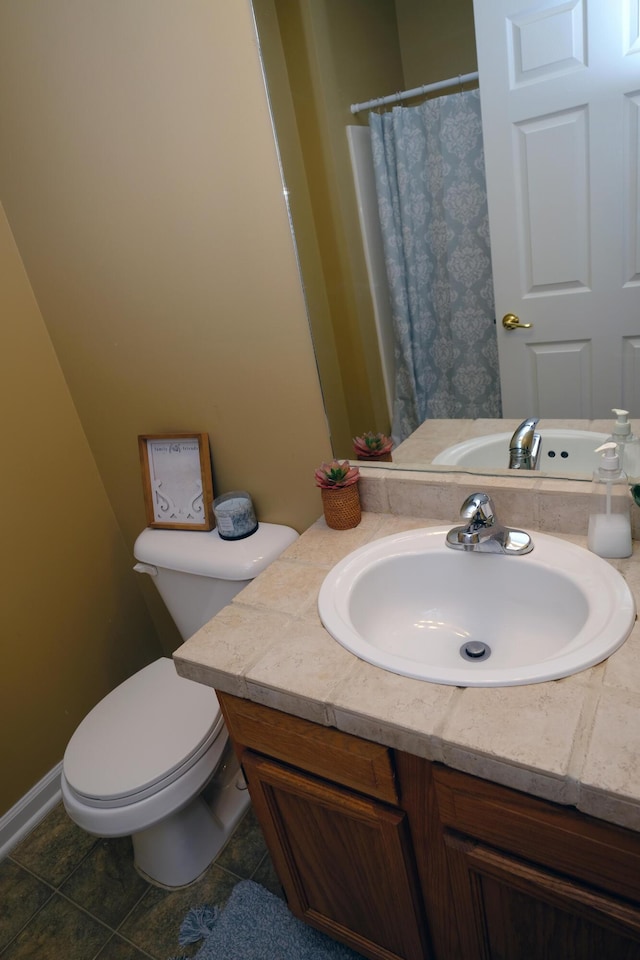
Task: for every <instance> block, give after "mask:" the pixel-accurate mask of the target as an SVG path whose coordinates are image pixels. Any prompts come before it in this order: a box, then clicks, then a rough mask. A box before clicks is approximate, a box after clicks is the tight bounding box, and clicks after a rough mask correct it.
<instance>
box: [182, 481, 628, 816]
mask: <svg viewBox="0 0 640 960" xmlns="http://www.w3.org/2000/svg"><path fill="white" fill-rule="evenodd" d="M465 479H466V480H467V481H468V478H465ZM366 496H367V494H366V493H365V499H366ZM376 496H377V497H379V496H380V493H379V491H378V492H377V493H376ZM442 522H443V521H442V518H441V517H437V516H436V517H428V516H421V517H410V516H394V515H391V514H388V513H371V512H367V513H364V514H363V519H362V523H361V524H360V525H359V526H358V527H356V528H355V529H354V530H350V531H334V530H330V529H328V528H327V526H326V524H325V522H324V520H323V519H320V520H318V521H317V523H315V524H314V525H313V526H312V527H311V528H310V529H309V530H307V531H306V532H305V533H304V534H303V535H302V536H301V537H300V538H299V540H297V541H296V542H295V543H294V544H293V545H292V546H291V547H290V548H289V549H288V550H287V551H286V553H284V554H283V555H282V557H281V558H280V559H279V560H277V561H276V562H275V563H273V564H272V565H271V566H270V567H269V568H268V569H267V570H266V571H265V572H264V573H262V574H261V575H260V576H259V577H258V578H257V579H256V580H254V581H253V582H252V583H251V584H249V586H247V587H246V588H245V589H244V590H243V591H242V592H241V593H240V594H239V595H238V597H237V598H236V600H234V602H233V603H232V604H230V605H229V606H228V607H226V608H225V609H224V610H223V611H222V612H221V613H220V614H218V616H217V617H215V618H214V619H213V620H212V621H211V622H210V623H209V624H207V625H206V626H205V627H204V628H203V629H202V630H200V631H199V632H198V633H197V634H195V635H194V636H193V637H192V638H191V639H190V640H188V641H187V642H186V643H185V644H184V645H183V646H182V647H180V648H179V650H178V651H177V652H176V654H175V655H174V656H175V660H176V665H177V669H178V672H179V673H180V674H181V675H183V676H187V677H190V678H191V679H193V680H198V681H200V682H203V683H206V684H209V685H210V686H213V687H215V688H217V689H219V690H222V691H225V692H227V693H231V694H235V695H236V696H240V697H245V698H247V699H250V700H254V701H256V702H258V703H263V704H266V705H268V706H271V707H274V708H276V709H279V710H283V711H285V712H288V713H292V714H294V715H296V716H299V717H303V718H306V719H309V720H312V721H315V722H317V723H320V724H324V725H330V726H335V727H337V728H338V729H340V730H343V731H345V732H347V733H352V734H355V735H357V736H360V737H364V738H365V739H368V740H374V741H377V742H379V743H383V744H386V745H388V746H390V747H396V748H399V749H401V750H405V751H407V752H409V753H413V754H415V755H418V756H422V757H426V758H428V759H432V760H437V761H441V762H443V763H445V764H447V765H449V766H451V767H454V768H456V769H458V770H463V771H466V772H468V773H472V774H475V775H477V776H480V777H484V778H486V779H489V780H493V781H494V782H496V783H501V784H504V785H506V786H511V787H514V788H516V789H519V790H524V791H526V792H528V793H531V794H534V795H536V796H540V797H544V798H546V799H549V800H553V801H556V802H559V803H564V804H575V805H576V806H577V807H578V808H579V809H580V810H583V811H584V812H586V813H589V814H591V815H593V816H596V817H600V818H601V819H604V820H608V821H611V822H613V823H617V824H621V825H622V826H627V827H630V828H632V829H634V830H640V761H639V758H640V626H638V624H637V623H636V626H635V627H634V630H633V632H632V634H631V636H630V637H629V639H628V640H627V641H626V643H625V644H624V645H623V646H622V647H621V648H620V649H619V650H618V651H617V652H616V653H615V654H613V655H612V656H611V657H610V658H609V659H608V660H607V661H606V662H605V663H603V664H599V665H597V666H595V667H592V668H591V669H588V670H585V671H583V672H581V673H579V674H576V675H575V676H572V677H567V678H565V679H562V680H556V681H552V682H547V683H540V684H531V685H528V686H519V687H499V688H483V687H474V688H459V687H452V686H444V685H440V684H433V683H427V682H424V681H420V680H413V679H410V678H407V677H401V676H398V675H396V674H392V673H387V672H386V671H384V670H381V669H378V668H376V667H373V666H371V665H369V664H368V663H365V662H363V661H361V660H358V659H357V658H356V657H355V656H353V655H352V654H351V653H349V652H348V651H347V650H345V649H344V648H343V647H341V646H340V645H339V644H338V643H336V642H335V641H334V640H333V639H332V638H331V637H330V636H329V634H328V633H327V632H326V631H325V630H324V628H323V627H322V625H321V623H320V620H319V617H318V613H317V596H318V590H319V588H320V584H321V583H322V581H323V579H324V577H325V575H326V574H327V572H328V571H329V570H330V568H331V567H332V566H333V565H334V564H335V563H336V562H337V561H338V560H340V559H341V558H342V557H344V556H345V555H346V554H347V553H349V552H350V551H351V550H353V549H355V548H356V547H359V546H361V545H363V544H364V543H366V542H368V541H370V540H372V539H376V538H378V537H382V536H387V535H389V534H392V533H395V532H397V531H402V530H407V529H413V528H416V527H421V526H427V525H432V524H442ZM508 522H511V519H510V518H509V520H508ZM529 529H532V528H531V527H529ZM567 538H568V539H570V540H572V541H573V542H575V543H579V544H581V545H583V546H584V545H586V538H585V537H584V536H577V535H568V536H567ZM636 551H637V552H636V554H635V555H634V557H631V558H629V559H628V560H618V561H611V562H612V563H613V565H614V566H615V567H616V568H617V569H618V570H620V572H621V573H622V574H623V575H624V576H625V578H626V579H627V582H628V583H629V586H630V587H631V589H632V590H633V591H634V593H635V595H636V602H637V604H638V609H640V551H639V550H638V545H636ZM514 562H517V561H516V560H515V559H514Z"/></svg>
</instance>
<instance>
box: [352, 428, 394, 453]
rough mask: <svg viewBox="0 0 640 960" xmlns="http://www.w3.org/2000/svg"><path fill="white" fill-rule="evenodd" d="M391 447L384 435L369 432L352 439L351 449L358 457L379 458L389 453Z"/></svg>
mask: <svg viewBox="0 0 640 960" xmlns="http://www.w3.org/2000/svg"><path fill="white" fill-rule="evenodd" d="M392 446H393V441H392V440H391V438H390V437H387V436H386V435H385V434H384V433H372V432H371V430H369V431H368V432H367V433H363V434H362V436H361V437H354V438H353V449H354V450H355V452H356V454H357V455H358V456H359V457H380V456H383V455H384V454H387V453H391V448H392Z"/></svg>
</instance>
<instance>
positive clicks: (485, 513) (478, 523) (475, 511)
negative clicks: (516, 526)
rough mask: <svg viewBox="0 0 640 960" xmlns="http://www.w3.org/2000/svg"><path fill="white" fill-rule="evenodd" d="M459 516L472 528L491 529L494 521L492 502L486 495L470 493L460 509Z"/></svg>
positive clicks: (494, 514)
mask: <svg viewBox="0 0 640 960" xmlns="http://www.w3.org/2000/svg"><path fill="white" fill-rule="evenodd" d="M460 516H461V517H462V519H463V520H470V521H471V525H472V526H474V527H491V526H493V524H494V523H495V520H496V511H495V507H494V506H493V500H492V499H491V497H490V496H489V494H488V493H472V494H470V495H469V496H468V497H467V499H466V500H465V501H464V503H463V504H462V506H461V507H460Z"/></svg>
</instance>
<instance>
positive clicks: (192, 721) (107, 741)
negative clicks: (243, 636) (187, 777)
mask: <svg viewBox="0 0 640 960" xmlns="http://www.w3.org/2000/svg"><path fill="white" fill-rule="evenodd" d="M222 730H223V720H222V715H221V713H220V706H219V704H218V699H217V697H216V695H215V692H214V691H213V690H212V689H211V688H210V687H207V686H205V685H203V684H200V683H196V682H194V681H193V680H186V679H185V678H184V677H180V676H178V674H177V673H176V670H175V666H174V664H173V661H172V660H170V659H168V658H166V657H162V658H160V659H159V660H156V661H155V662H154V663H151V664H149V666H147V667H144V669H142V670H140V671H139V672H138V673H136V674H135V675H134V676H133V677H130V678H129V679H128V680H125V681H124V683H122V684H120V686H119V687H116V689H115V690H112V691H111V693H109V694H108V695H107V696H106V697H105V698H104V699H103V700H101V701H100V703H98V704H97V705H96V706H95V707H94V708H93V710H92V711H91V712H90V713H89V714H88V715H87V716H86V717H85V718H84V720H83V721H82V723H81V724H80V726H79V727H78V728H77V730H76V732H75V733H74V735H73V736H72V738H71V740H70V741H69V744H68V746H67V749H66V752H65V755H64V761H63V771H64V777H65V779H66V782H67V783H68V785H69V787H70V788H71V790H72V791H73V793H74V794H75V795H76V797H77V798H78V799H79V800H81V801H82V803H84V804H86V805H88V806H91V807H102V808H105V807H107V808H108V807H122V806H126V805H128V804H134V803H137V802H139V801H140V800H144V799H145V798H146V797H150V796H152V795H153V794H156V793H158V791H160V790H162V789H163V788H164V787H166V786H167V785H168V784H170V783H172V782H173V781H175V780H177V779H178V778H180V777H182V776H183V775H184V773H185V771H187V770H189V768H191V767H193V766H194V765H196V764H197V763H198V761H199V760H200V759H201V758H202V757H203V756H204V755H205V754H206V753H207V751H208V750H209V749H210V747H211V745H212V743H214V741H215V740H216V739H217V738H218V736H219V735H220V733H221V731H222Z"/></svg>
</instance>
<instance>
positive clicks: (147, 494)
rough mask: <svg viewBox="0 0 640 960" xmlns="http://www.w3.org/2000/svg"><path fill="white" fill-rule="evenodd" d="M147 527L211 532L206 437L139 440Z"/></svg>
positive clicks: (181, 435)
mask: <svg viewBox="0 0 640 960" xmlns="http://www.w3.org/2000/svg"><path fill="white" fill-rule="evenodd" d="M138 446H139V449H140V463H141V465H142V485H143V491H144V503H145V508H146V511H147V523H148V524H149V526H150V527H166V528H169V529H175V530H211V529H212V527H213V523H214V521H213V481H212V479H211V458H210V454H209V437H208V436H207V434H206V433H167V434H155V435H148V434H145V435H144V436H139V437H138Z"/></svg>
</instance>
